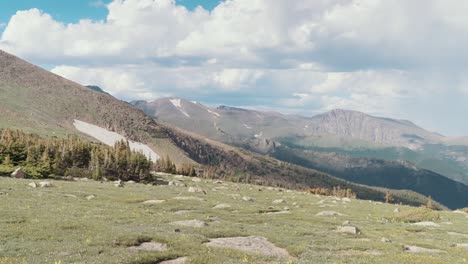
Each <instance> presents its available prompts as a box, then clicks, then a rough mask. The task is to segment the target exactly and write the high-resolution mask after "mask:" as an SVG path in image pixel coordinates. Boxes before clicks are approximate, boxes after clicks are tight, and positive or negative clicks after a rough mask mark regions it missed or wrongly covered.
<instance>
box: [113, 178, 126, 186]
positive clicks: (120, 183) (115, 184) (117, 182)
mask: <svg viewBox="0 0 468 264" xmlns="http://www.w3.org/2000/svg"><path fill="white" fill-rule="evenodd" d="M114 186H115V187H124V182H123V181H121V180H117V181H115V182H114Z"/></svg>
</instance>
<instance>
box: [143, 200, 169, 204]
mask: <svg viewBox="0 0 468 264" xmlns="http://www.w3.org/2000/svg"><path fill="white" fill-rule="evenodd" d="M165 201H166V200H147V201H144V202H142V204H162V203H164V202H165Z"/></svg>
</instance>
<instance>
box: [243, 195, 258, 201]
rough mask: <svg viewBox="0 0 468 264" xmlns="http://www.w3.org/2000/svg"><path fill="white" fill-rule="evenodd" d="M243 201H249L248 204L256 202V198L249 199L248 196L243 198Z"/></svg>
mask: <svg viewBox="0 0 468 264" xmlns="http://www.w3.org/2000/svg"><path fill="white" fill-rule="evenodd" d="M242 200H244V201H247V202H255V199H254V198H252V197H248V196H243V197H242Z"/></svg>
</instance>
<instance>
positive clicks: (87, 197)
mask: <svg viewBox="0 0 468 264" xmlns="http://www.w3.org/2000/svg"><path fill="white" fill-rule="evenodd" d="M85 198H86V200H88V201H89V200H92V199H94V198H96V196H94V195H92V194H91V195H88V196H86V197H85Z"/></svg>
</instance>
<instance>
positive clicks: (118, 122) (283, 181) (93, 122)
mask: <svg viewBox="0 0 468 264" xmlns="http://www.w3.org/2000/svg"><path fill="white" fill-rule="evenodd" d="M175 104H176V105H177V102H176V103H175ZM0 113H1V115H0V128H2V127H7V128H12V129H22V130H25V131H27V132H33V133H37V134H40V135H42V136H57V137H63V136H65V135H67V134H77V135H80V136H82V137H85V138H89V139H92V140H100V141H101V142H103V143H106V144H112V142H113V140H120V139H122V138H125V139H128V140H130V141H131V142H130V143H134V144H135V145H136V146H142V145H143V146H144V147H145V148H146V147H149V148H150V149H151V150H153V151H154V152H155V153H156V154H157V155H158V156H159V157H165V156H170V158H171V160H173V161H174V162H175V163H176V164H177V165H183V164H191V165H198V166H199V167H200V170H201V171H200V176H204V177H213V178H227V179H231V180H235V181H242V182H257V183H261V184H269V185H276V186H284V187H289V188H296V189H308V188H311V187H314V188H316V187H323V188H328V189H332V188H333V187H336V186H340V187H341V188H345V189H346V188H349V189H351V190H352V191H353V192H355V193H356V194H357V195H358V197H360V198H365V199H375V200H383V199H384V196H385V191H384V190H380V189H375V188H371V187H367V186H363V185H358V184H352V183H349V182H347V181H344V180H341V179H338V178H335V177H332V176H330V175H328V174H325V173H322V172H319V171H316V170H311V169H306V168H302V167H299V166H295V165H291V164H285V163H283V162H280V161H278V160H275V159H273V158H270V157H266V156H262V155H258V154H254V153H251V152H249V151H245V150H241V149H238V148H236V147H231V146H228V145H225V144H222V143H219V142H216V141H213V140H208V139H207V138H206V137H201V136H197V135H195V134H191V133H188V132H185V131H181V130H179V129H176V128H174V127H172V126H169V125H163V124H161V123H158V122H156V121H154V120H153V119H152V118H150V117H148V116H146V115H145V114H144V113H143V112H142V111H140V110H137V109H135V108H133V107H131V106H130V105H128V104H127V103H124V102H121V101H119V100H117V99H115V98H113V97H112V96H109V95H106V94H103V93H100V92H96V91H92V90H91V89H89V88H86V87H83V86H81V85H78V84H76V83H74V82H71V81H69V80H66V79H64V78H62V77H59V76H57V75H54V74H52V73H50V72H48V71H45V70H43V69H41V68H39V67H37V66H34V65H32V64H29V63H27V62H25V61H23V60H21V59H19V58H17V57H15V56H12V55H10V54H7V53H5V52H0ZM77 124H81V125H82V126H81V125H80V126H78V125H77ZM80 131H81V132H82V133H80ZM108 140H110V141H109V142H108ZM130 145H131V146H132V144H130ZM394 196H395V200H396V201H398V202H402V203H406V204H413V205H417V204H425V203H426V201H427V199H426V197H424V196H421V195H419V194H416V193H412V192H407V193H405V194H404V195H403V194H401V193H398V192H395V193H394Z"/></svg>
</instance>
